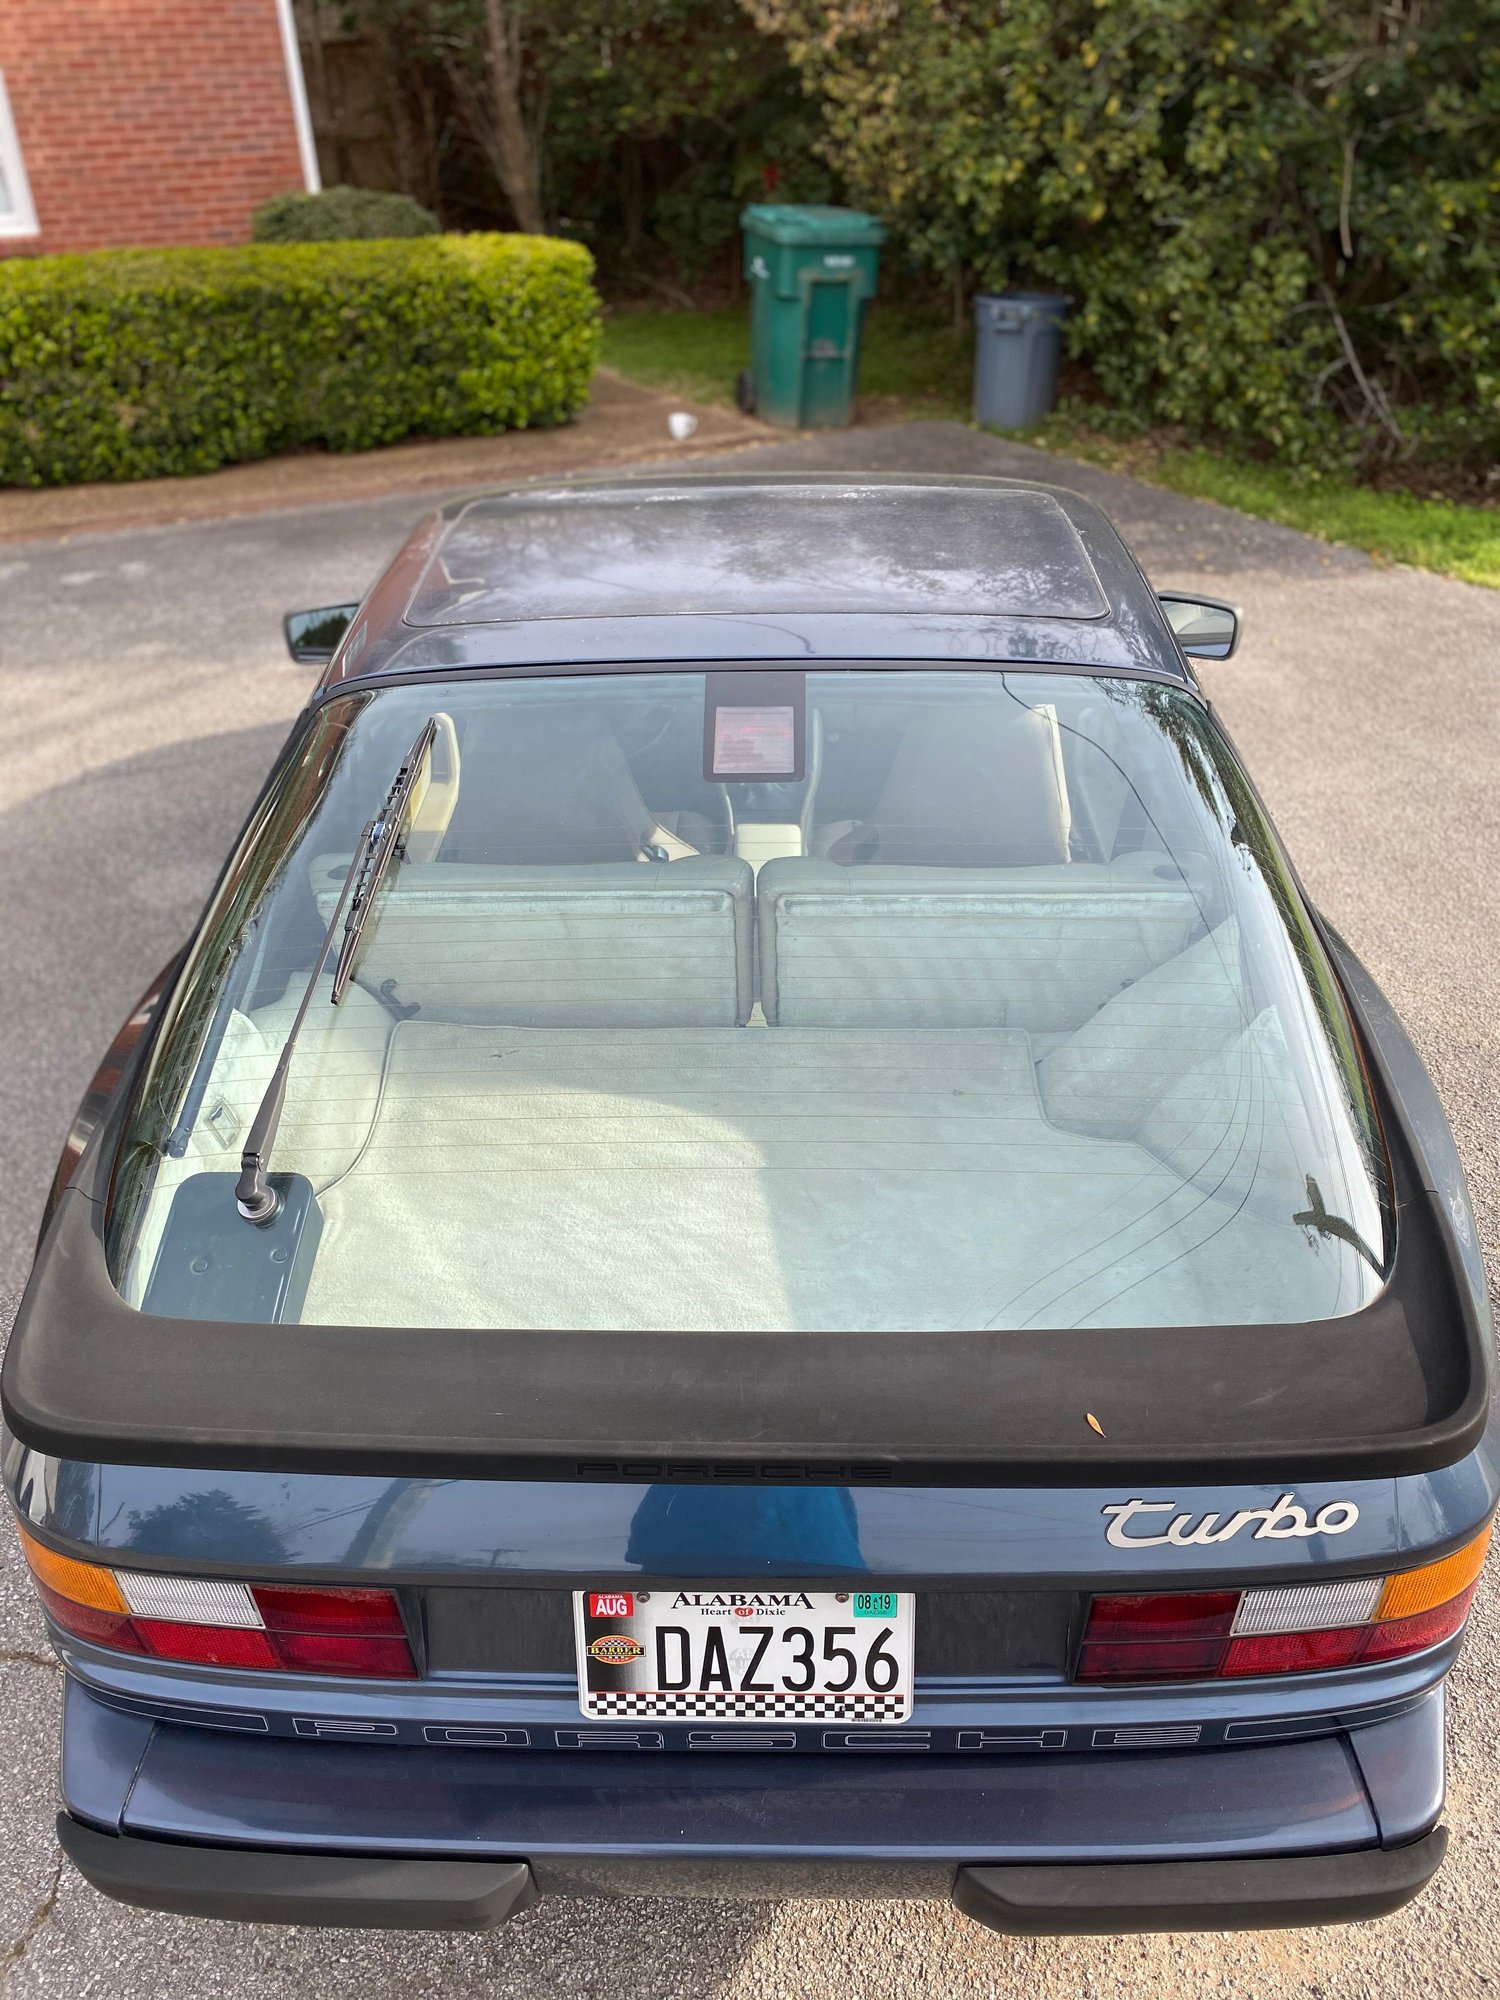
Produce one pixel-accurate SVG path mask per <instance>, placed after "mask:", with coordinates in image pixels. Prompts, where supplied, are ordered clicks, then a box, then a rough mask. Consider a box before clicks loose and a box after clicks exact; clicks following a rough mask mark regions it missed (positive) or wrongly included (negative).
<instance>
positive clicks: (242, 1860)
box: [57, 1812, 536, 1931]
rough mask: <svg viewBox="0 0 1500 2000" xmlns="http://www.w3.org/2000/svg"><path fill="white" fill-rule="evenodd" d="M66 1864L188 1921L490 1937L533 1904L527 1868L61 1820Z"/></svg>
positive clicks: (120, 1894)
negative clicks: (139, 1836) (141, 1833)
mask: <svg viewBox="0 0 1500 2000" xmlns="http://www.w3.org/2000/svg"><path fill="white" fill-rule="evenodd" d="M57 1837H58V1840H59V1841H60V1842H61V1844H62V1850H63V1852H64V1854H66V1855H67V1857H68V1859H69V1860H70V1861H71V1862H72V1863H73V1865H74V1867H75V1868H77V1869H78V1871H79V1872H80V1874H82V1875H84V1876H85V1877H86V1878H87V1879H88V1880H89V1881H90V1882H92V1883H93V1885H94V1887H95V1888H96V1889H100V1890H102V1891H103V1893H104V1894H105V1895H106V1896H113V1897H114V1898H115V1900H116V1901H117V1902H121V1903H138V1904H139V1905H140V1906H141V1907H142V1908H144V1909H148V1910H171V1911H172V1912H174V1914H176V1915H177V1916H183V1917H229V1918H234V1919H238V1920H239V1921H240V1922H242V1923H257V1924H321V1925H349V1926H354V1927H359V1928H364V1929H371V1928H373V1929H377V1930H434V1931H438V1930H441V1931H485V1930H493V1929H494V1928H495V1927H496V1926H497V1925H499V1924H503V1923H505V1922H507V1921H508V1919H509V1918H511V1917H514V1916H516V1915H518V1914H519V1913H520V1912H521V1911H522V1910H524V1909H525V1908H526V1907H527V1906H528V1905H529V1904H530V1903H533V1902H534V1901H535V1900H536V1889H535V1886H534V1884H533V1882H532V1879H531V1870H530V1868H528V1867H527V1865H526V1863H525V1862H524V1861H443V1860H403V1859H401V1858H399V1857H392V1856H389V1855H340V1854H294V1853H286V1852H284V1851H276V1850H271V1849H267V1848H253V1847H251V1848H240V1847H204V1846H197V1845H191V1844H189V1843H186V1842H181V1841H169V1840H136V1839H133V1838H131V1836H130V1835H128V1834H112V1833H100V1832H99V1831H98V1829H97V1828H95V1827H91V1826H85V1825H84V1824H83V1823H82V1821H81V1820H76V1819H74V1818H73V1817H72V1815H71V1814H70V1813H65V1812H64V1813H59V1814H58V1816H57Z"/></svg>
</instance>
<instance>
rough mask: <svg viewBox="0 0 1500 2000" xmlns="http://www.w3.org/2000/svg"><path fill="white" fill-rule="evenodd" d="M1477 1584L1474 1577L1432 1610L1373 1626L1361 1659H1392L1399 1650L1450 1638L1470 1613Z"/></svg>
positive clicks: (1418, 1649) (1416, 1650)
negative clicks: (1465, 1587) (1469, 1582)
mask: <svg viewBox="0 0 1500 2000" xmlns="http://www.w3.org/2000/svg"><path fill="white" fill-rule="evenodd" d="M1478 1588H1479V1581H1478V1579H1477V1578H1476V1579H1475V1580H1474V1582H1473V1583H1471V1584H1470V1585H1469V1587H1468V1589H1467V1590H1466V1591H1464V1592H1463V1594H1462V1595H1461V1596H1459V1597H1455V1598H1453V1599H1451V1600H1450V1602H1449V1603H1447V1604H1439V1605H1438V1606H1437V1608H1436V1609H1435V1610H1432V1611H1419V1612H1418V1613H1417V1615H1416V1616H1415V1617H1414V1618H1392V1619H1390V1620H1388V1621H1387V1622H1386V1623H1385V1624H1383V1625H1376V1626H1374V1627H1372V1629H1371V1631H1370V1633H1369V1636H1368V1638H1367V1639H1366V1642H1365V1649H1364V1651H1363V1652H1362V1653H1361V1654H1360V1658H1361V1659H1362V1660H1393V1659H1397V1658H1399V1656H1400V1655H1401V1654H1402V1653H1420V1652H1421V1650H1422V1648H1423V1647H1424V1646H1436V1645H1437V1644H1438V1643H1439V1642H1440V1641H1441V1640H1443V1639H1451V1638H1452V1637H1453V1634H1454V1633H1455V1632H1456V1631H1457V1630H1458V1628H1459V1626H1460V1625H1462V1624H1463V1622H1464V1620H1465V1618H1467V1617H1468V1615H1469V1606H1470V1604H1471V1603H1472V1602H1473V1598H1474V1593H1475V1591H1476V1590H1478Z"/></svg>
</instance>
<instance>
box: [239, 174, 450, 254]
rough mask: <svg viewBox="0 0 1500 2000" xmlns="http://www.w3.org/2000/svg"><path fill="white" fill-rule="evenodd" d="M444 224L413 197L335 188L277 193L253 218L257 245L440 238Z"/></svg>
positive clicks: (370, 189) (252, 234)
mask: <svg viewBox="0 0 1500 2000" xmlns="http://www.w3.org/2000/svg"><path fill="white" fill-rule="evenodd" d="M437 233H438V219H437V217H436V216H435V215H434V214H433V212H432V210H431V209H430V208H423V206H422V204H421V203H420V202H418V201H413V200H412V198H411V196H410V195H409V194H389V193H387V192H386V190H385V189H383V188H357V187H331V188H323V189H322V190H320V192H319V193H317V194H273V195H272V197H271V199H270V200H269V201H263V202H262V203H261V205H260V207H259V208H258V209H256V211H255V213H254V215H252V216H251V218H250V235H251V238H252V240H253V241H254V242H256V243H350V242H353V241H355V240H356V239H357V238H360V237H388V236H436V235H437Z"/></svg>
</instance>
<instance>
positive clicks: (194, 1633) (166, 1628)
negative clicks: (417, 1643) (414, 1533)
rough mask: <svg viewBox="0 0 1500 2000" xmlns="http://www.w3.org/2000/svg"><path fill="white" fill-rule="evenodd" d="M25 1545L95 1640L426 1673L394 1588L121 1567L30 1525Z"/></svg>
mask: <svg viewBox="0 0 1500 2000" xmlns="http://www.w3.org/2000/svg"><path fill="white" fill-rule="evenodd" d="M21 1547H22V1551H23V1553H24V1554H25V1557H26V1560H27V1562H28V1563H29V1564H30V1566H31V1571H32V1576H33V1578H34V1580H35V1582H36V1587H37V1590H38V1592H39V1593H40V1596H41V1599H42V1602H43V1603H44V1604H45V1605H46V1607H47V1610H48V1612H49V1613H50V1615H51V1617H52V1619H53V1620H54V1622H55V1623H56V1624H57V1625H59V1626H61V1628H62V1629H63V1631H65V1632H70V1633H72V1634H73V1636H74V1637H75V1638H78V1639H86V1640H88V1641H89V1642H90V1643H91V1644H92V1645H95V1646H108V1647H110V1648H112V1649H113V1650H114V1651H115V1652H118V1653H146V1654H149V1655H150V1656H151V1657H152V1658H153V1659H158V1660H181V1661H183V1662H185V1663H188V1664H191V1665H195V1666H204V1667H241V1668H249V1669H251V1670H253V1671H255V1672H257V1673H305V1674H343V1675H353V1676H356V1677H358V1678H360V1679H376V1680H414V1679H415V1678H416V1673H417V1667H416V1662H415V1660H414V1659H413V1658H412V1653H411V1647H410V1646H409V1644H408V1643H407V1638H406V1625H405V1621H404V1620H403V1618H402V1616H401V1606H400V1604H399V1602H398V1601H397V1599H396V1596H395V1594H394V1592H392V1591H389V1590H358V1589H348V1590H345V1589H340V1588H337V1587H329V1588H324V1589H319V1588H317V1587H314V1586H311V1585H302V1584H255V1585H254V1586H251V1585H248V1584H243V1583H234V1582H230V1581H227V1580H224V1579H221V1578H207V1577H191V1576H157V1575H153V1574H151V1573H150V1572H148V1571H145V1570H134V1569H130V1570H111V1569H106V1568H105V1567H104V1566H103V1564H101V1563H86V1562H79V1561H78V1560H77V1558H76V1557H74V1556H60V1555H58V1554H56V1553H55V1551H53V1550H51V1549H48V1548H44V1547H43V1546H42V1544H41V1543H40V1542H37V1541H34V1540H33V1539H32V1538H31V1536H30V1535H28V1534H27V1533H26V1532H25V1531H24V1530H22V1533H21Z"/></svg>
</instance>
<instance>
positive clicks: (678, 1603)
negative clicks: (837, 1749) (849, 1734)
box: [573, 1586, 916, 1723]
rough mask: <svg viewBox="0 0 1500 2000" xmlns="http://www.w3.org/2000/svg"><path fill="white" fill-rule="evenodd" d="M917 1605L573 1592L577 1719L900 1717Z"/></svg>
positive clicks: (770, 1593) (746, 1594)
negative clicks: (581, 1715) (580, 1715)
mask: <svg viewBox="0 0 1500 2000" xmlns="http://www.w3.org/2000/svg"><path fill="white" fill-rule="evenodd" d="M915 1604H916V1599H915V1598H914V1597H911V1596H908V1595H901V1594H898V1593H897V1592H895V1591H858V1590H855V1591H845V1590H840V1591H832V1590H795V1589H777V1588H775V1587H770V1586H768V1587H766V1588H762V1589H755V1590H744V1591H731V1590H695V1589H693V1588H691V1587H689V1588H686V1589H681V1590H679V1589H677V1588H676V1587H672V1588H669V1589H665V1590H580V1591H575V1592H574V1595H573V1622H574V1626H575V1629H576V1631H577V1636H578V1701H579V1706H580V1707H581V1708H582V1710H583V1712H584V1714H585V1715H590V1716H595V1717H598V1718H599V1719H600V1720H608V1719H612V1718H614V1717H617V1716H622V1715H624V1716H643V1717H649V1718H652V1719H654V1720H659V1721H683V1722H699V1721H702V1722H767V1721H772V1722H799V1721H806V1722H823V1721H829V1722H859V1723H887V1722H905V1721H906V1720H907V1718H908V1717H909V1716H910V1714H911V1701H912V1669H911V1659H912V1631H913V1627H914V1623H915V1616H914V1607H915Z"/></svg>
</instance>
